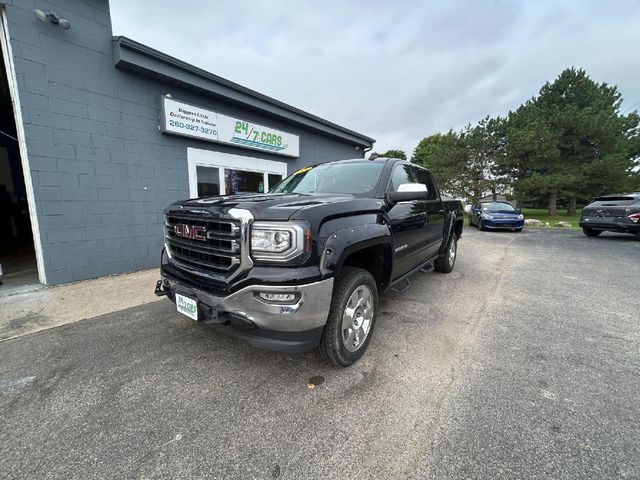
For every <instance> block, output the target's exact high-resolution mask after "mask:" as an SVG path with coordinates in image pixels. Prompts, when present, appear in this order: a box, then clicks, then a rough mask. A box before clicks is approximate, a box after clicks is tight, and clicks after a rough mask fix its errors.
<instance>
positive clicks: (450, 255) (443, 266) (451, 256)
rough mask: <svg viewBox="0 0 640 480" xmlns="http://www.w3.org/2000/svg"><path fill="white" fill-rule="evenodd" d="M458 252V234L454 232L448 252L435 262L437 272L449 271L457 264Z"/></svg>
mask: <svg viewBox="0 0 640 480" xmlns="http://www.w3.org/2000/svg"><path fill="white" fill-rule="evenodd" d="M457 254H458V236H457V235H456V234H455V233H454V234H453V236H452V237H451V240H450V241H449V245H448V246H447V252H446V253H445V254H444V255H443V256H442V257H438V259H437V260H436V261H435V263H434V264H433V266H434V268H435V269H436V272H442V273H449V272H451V271H452V270H453V266H454V265H455V264H456V255H457Z"/></svg>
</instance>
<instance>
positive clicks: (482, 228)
mask: <svg viewBox="0 0 640 480" xmlns="http://www.w3.org/2000/svg"><path fill="white" fill-rule="evenodd" d="M478 230H484V222H483V221H482V219H480V221H479V222H478Z"/></svg>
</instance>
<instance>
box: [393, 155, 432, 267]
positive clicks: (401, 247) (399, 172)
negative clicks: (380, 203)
mask: <svg viewBox="0 0 640 480" xmlns="http://www.w3.org/2000/svg"><path fill="white" fill-rule="evenodd" d="M404 183H418V182H416V180H415V178H414V175H413V172H412V169H411V165H407V164H398V165H396V166H395V167H394V170H393V172H392V174H391V179H390V181H389V186H388V187H387V191H389V192H395V191H396V190H397V188H398V186H400V185H402V184H404ZM388 215H389V219H390V221H391V230H392V231H393V244H394V245H393V246H394V262H393V264H394V267H393V275H392V276H393V278H397V277H399V276H401V275H402V274H404V273H406V272H408V271H409V270H411V269H412V268H413V267H415V266H416V265H418V264H419V263H420V262H421V261H424V260H426V252H425V248H426V246H427V228H426V226H427V223H426V222H427V212H426V209H425V202H424V201H423V200H412V201H410V202H399V203H397V204H395V205H394V206H393V207H392V208H391V210H389V213H388Z"/></svg>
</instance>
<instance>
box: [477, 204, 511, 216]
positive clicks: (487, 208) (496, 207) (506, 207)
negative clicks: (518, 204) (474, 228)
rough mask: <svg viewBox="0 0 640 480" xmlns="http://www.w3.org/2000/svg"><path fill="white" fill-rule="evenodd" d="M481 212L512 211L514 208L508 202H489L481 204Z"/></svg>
mask: <svg viewBox="0 0 640 480" xmlns="http://www.w3.org/2000/svg"><path fill="white" fill-rule="evenodd" d="M482 211H483V212H502V213H513V212H515V211H516V209H515V208H514V207H513V205H511V204H510V203H500V202H491V203H483V204H482Z"/></svg>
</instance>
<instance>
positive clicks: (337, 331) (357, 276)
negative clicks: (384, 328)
mask: <svg viewBox="0 0 640 480" xmlns="http://www.w3.org/2000/svg"><path fill="white" fill-rule="evenodd" d="M377 308H378V288H377V286H376V282H375V280H374V278H373V276H372V275H371V273H369V272H368V271H367V270H363V269H361V268H353V267H344V268H343V269H342V271H341V272H340V274H339V275H338V277H337V278H336V282H335V285H334V287H333V296H332V298H331V307H330V308H329V317H328V319H327V324H326V325H325V327H324V332H323V333H322V338H321V339H320V345H319V346H318V353H319V354H320V355H321V356H322V357H324V358H326V359H327V360H329V361H330V362H331V363H333V364H334V365H337V366H339V367H347V366H349V365H351V364H352V363H354V362H355V361H356V360H358V359H359V358H360V357H361V356H362V355H363V354H364V352H365V350H366V349H367V346H368V345H369V341H370V340H371V335H372V334H373V328H374V326H375V322H376V312H377Z"/></svg>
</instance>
